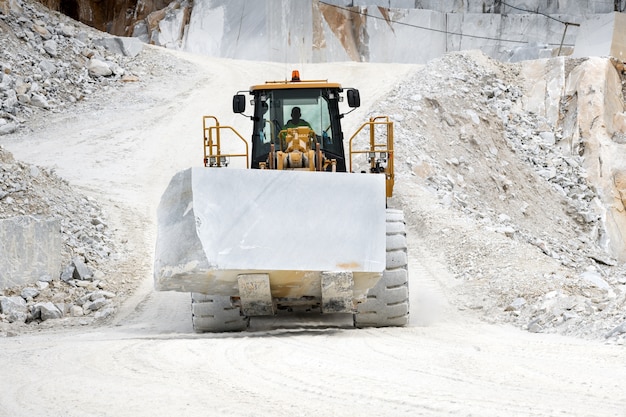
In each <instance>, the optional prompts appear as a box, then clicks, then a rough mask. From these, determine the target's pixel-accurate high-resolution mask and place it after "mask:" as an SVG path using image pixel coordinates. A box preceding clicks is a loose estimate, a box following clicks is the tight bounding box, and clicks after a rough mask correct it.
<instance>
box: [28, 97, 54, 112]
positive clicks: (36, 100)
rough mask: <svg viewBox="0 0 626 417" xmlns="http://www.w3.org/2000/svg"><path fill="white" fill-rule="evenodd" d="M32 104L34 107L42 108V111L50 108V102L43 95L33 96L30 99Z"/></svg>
mask: <svg viewBox="0 0 626 417" xmlns="http://www.w3.org/2000/svg"><path fill="white" fill-rule="evenodd" d="M30 104H32V105H33V106H37V107H41V108H42V109H48V108H50V104H49V103H48V100H46V98H45V97H44V96H42V95H41V94H33V95H32V96H31V98H30Z"/></svg>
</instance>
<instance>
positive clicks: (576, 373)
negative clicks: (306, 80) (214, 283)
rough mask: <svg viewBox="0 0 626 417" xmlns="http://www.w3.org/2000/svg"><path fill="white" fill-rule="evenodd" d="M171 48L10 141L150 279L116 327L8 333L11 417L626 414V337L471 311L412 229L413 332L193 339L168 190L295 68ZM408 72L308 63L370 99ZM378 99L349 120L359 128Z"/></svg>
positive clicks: (277, 329)
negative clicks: (170, 233)
mask: <svg viewBox="0 0 626 417" xmlns="http://www.w3.org/2000/svg"><path fill="white" fill-rule="evenodd" d="M166 57H167V58H166ZM162 59H163V60H167V62H164V65H168V67H167V68H168V69H167V73H168V74H167V76H166V77H161V78H155V80H156V81H157V82H151V83H148V84H147V85H142V84H136V85H129V86H127V87H125V88H124V89H123V91H122V93H121V94H119V95H113V96H112V97H111V99H110V101H108V100H107V101H106V102H104V101H97V102H96V101H93V102H90V103H88V104H87V105H85V106H84V107H81V108H79V109H78V110H77V113H73V114H52V115H51V116H50V117H49V118H47V119H46V120H42V123H41V124H40V128H38V129H36V131H35V132H34V134H31V135H28V136H25V137H19V136H14V137H9V138H7V139H3V140H2V145H3V146H5V147H6V148H7V149H8V150H10V151H11V152H13V153H14V155H15V157H16V158H18V159H21V160H23V161H26V162H31V163H35V164H38V165H43V166H53V167H56V170H57V173H58V174H59V175H61V176H62V177H64V178H66V179H68V180H69V181H70V182H71V183H72V184H75V185H77V186H80V187H81V188H83V189H84V190H86V192H88V193H89V194H91V195H93V196H94V197H95V198H98V200H99V201H101V202H102V203H103V204H104V205H105V206H106V208H107V211H108V213H109V215H110V217H111V222H112V224H113V225H114V227H116V228H117V229H118V230H119V232H120V233H125V234H126V235H127V238H128V239H129V240H130V241H131V243H132V244H133V247H134V248H135V251H134V253H133V256H134V257H135V258H136V259H135V260H134V264H135V268H134V269H130V270H128V271H124V272H123V273H125V274H129V277H128V278H129V279H134V280H137V281H138V282H139V286H138V289H137V291H136V292H135V293H134V295H133V296H131V297H130V298H129V299H128V300H127V301H126V302H125V303H124V304H123V306H122V308H121V309H120V311H119V313H118V315H117V316H116V317H115V319H114V320H113V321H112V322H110V323H109V324H108V325H106V326H103V327H96V328H88V329H87V328H70V329H57V330H48V331H45V332H42V333H38V334H25V335H21V336H17V337H12V338H4V339H0V369H2V378H0V393H1V394H0V416H7V417H8V416H19V415H28V416H52V415H54V416H131V415H132V416H171V415H181V416H186V415H216V416H231V415H241V416H260V415H267V416H270V415H271V416H293V415H296V416H309V415H311V416H312V415H315V416H325V415H333V416H362V415H377V416H397V415H411V416H415V415H455V416H457V415H479V416H491V415H493V416H502V415H516V416H563V415H565V416H568V417H569V416H623V415H624V404H625V400H626V394H625V393H624V383H623V381H624V380H626V367H624V360H625V358H626V354H625V351H624V348H623V347H621V346H608V345H602V344H601V343H599V342H588V341H583V340H579V339H572V338H564V337H559V336H553V335H546V334H531V333H527V332H523V331H520V330H519V329H516V328H513V327H509V326H500V325H490V324H486V323H484V322H481V321H479V320H478V319H476V318H475V317H474V316H473V315H472V312H471V311H459V310H458V309H457V308H456V307H455V306H453V305H451V303H449V302H448V297H447V292H448V290H449V288H451V286H453V285H454V282H453V279H452V278H451V277H450V276H448V273H447V272H446V270H445V268H444V266H443V265H441V264H440V263H438V262H437V261H436V258H435V257H433V256H432V254H430V253H428V250H427V248H424V247H423V245H422V244H421V242H420V240H419V239H418V237H417V233H416V227H417V226H416V225H409V226H410V227H409V231H408V233H409V236H408V238H409V245H410V249H409V250H410V253H411V257H410V264H409V270H410V276H411V278H410V279H411V282H410V286H411V294H412V295H411V305H412V307H411V325H410V326H409V327H407V328H390V329H366V330H356V329H353V328H352V326H351V318H350V317H345V316H336V317H324V318H323V320H322V317H317V316H313V317H311V316H306V317H303V316H299V317H298V316H296V317H292V316H287V317H276V318H271V319H257V320H254V319H253V320H252V322H251V328H250V330H249V331H247V332H244V333H238V334H201V335H198V334H194V333H193V332H192V329H191V324H190V312H189V304H190V299H189V295H188V294H180V293H157V292H154V291H153V290H152V281H151V270H150V267H151V265H152V250H153V244H154V243H153V242H154V219H155V215H154V213H155V210H156V205H157V203H158V198H159V196H160V193H161V191H162V190H163V188H164V187H165V185H166V183H167V181H168V180H169V178H170V177H171V175H172V174H173V173H174V172H176V171H177V170H178V169H182V168H186V167H188V166H191V165H194V166H198V165H200V164H201V158H202V148H201V124H200V123H201V116H202V115H203V114H207V113H212V114H216V115H223V119H222V122H223V123H226V124H232V125H234V126H235V127H236V128H238V129H240V130H241V131H242V132H247V131H248V129H247V120H246V119H245V118H243V117H241V116H233V115H232V111H231V109H230V103H231V96H232V94H233V93H235V92H236V91H238V90H242V89H247V88H248V87H249V85H251V84H253V83H255V82H257V81H260V80H264V79H268V78H272V77H274V79H281V78H284V76H285V73H286V71H290V68H285V66H284V65H282V64H265V63H254V64H253V65H250V66H247V65H242V64H241V63H238V62H235V61H228V60H211V59H203V58H198V57H193V58H190V59H191V60H192V61H193V62H186V61H183V60H180V56H178V55H177V54H173V53H171V52H167V53H163V58H162ZM383 69H384V71H383ZM410 69H411V67H410V66H391V65H388V66H384V67H383V66H378V65H362V64H361V65H359V64H333V65H330V64H329V65H316V66H314V65H310V66H304V68H303V69H301V74H303V73H304V74H306V76H310V77H311V78H332V79H336V80H339V81H342V82H344V81H343V80H358V85H355V86H356V87H358V88H360V89H361V97H362V98H363V101H364V102H368V101H369V100H377V99H378V98H380V96H381V95H382V94H384V92H385V89H386V88H388V87H390V84H388V83H387V82H394V83H395V82H397V81H398V80H400V79H401V77H402V76H403V75H404V74H406V72H407V71H410ZM307 71H309V73H307ZM304 74H303V76H304ZM381 74H383V75H381ZM331 76H332V77H331ZM146 78H148V77H146ZM381 80H382V81H383V82H381ZM344 83H345V82H344ZM366 111H367V109H366V108H364V109H360V110H359V112H355V114H354V115H352V116H353V117H351V119H352V120H355V122H354V123H355V124H356V121H360V120H362V119H363V117H362V116H363V115H364V114H366ZM348 130H351V129H350V128H348ZM420 199H421V200H420V202H419V204H432V208H433V210H437V205H436V204H435V203H434V202H431V201H429V200H428V197H427V196H426V195H422V196H420Z"/></svg>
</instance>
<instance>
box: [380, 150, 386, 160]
mask: <svg viewBox="0 0 626 417" xmlns="http://www.w3.org/2000/svg"><path fill="white" fill-rule="evenodd" d="M380 160H381V161H383V162H387V152H381V153H380Z"/></svg>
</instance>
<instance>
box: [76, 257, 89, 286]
mask: <svg viewBox="0 0 626 417" xmlns="http://www.w3.org/2000/svg"><path fill="white" fill-rule="evenodd" d="M72 264H73V265H74V273H73V275H72V276H73V278H74V279H79V280H82V281H85V280H90V279H92V278H93V271H92V270H91V268H89V267H88V266H87V265H86V264H85V262H84V261H83V260H82V259H81V258H78V257H76V258H74V259H73V260H72Z"/></svg>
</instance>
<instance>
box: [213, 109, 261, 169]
mask: <svg viewBox="0 0 626 417" xmlns="http://www.w3.org/2000/svg"><path fill="white" fill-rule="evenodd" d="M211 120H212V121H213V122H214V124H212V125H209V122H210V121H211ZM224 129H226V130H230V131H232V132H233V133H235V134H236V135H237V136H239V139H241V141H242V142H243V143H244V145H245V149H246V152H245V153H222V143H221V134H220V132H221V131H222V130H224ZM202 130H203V136H204V166H205V167H222V166H226V158H231V157H245V158H246V168H250V158H249V152H248V141H246V140H245V139H244V138H243V136H241V135H240V134H239V132H237V130H235V129H234V128H233V127H232V126H222V125H220V122H219V120H217V117H215V116H202Z"/></svg>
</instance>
